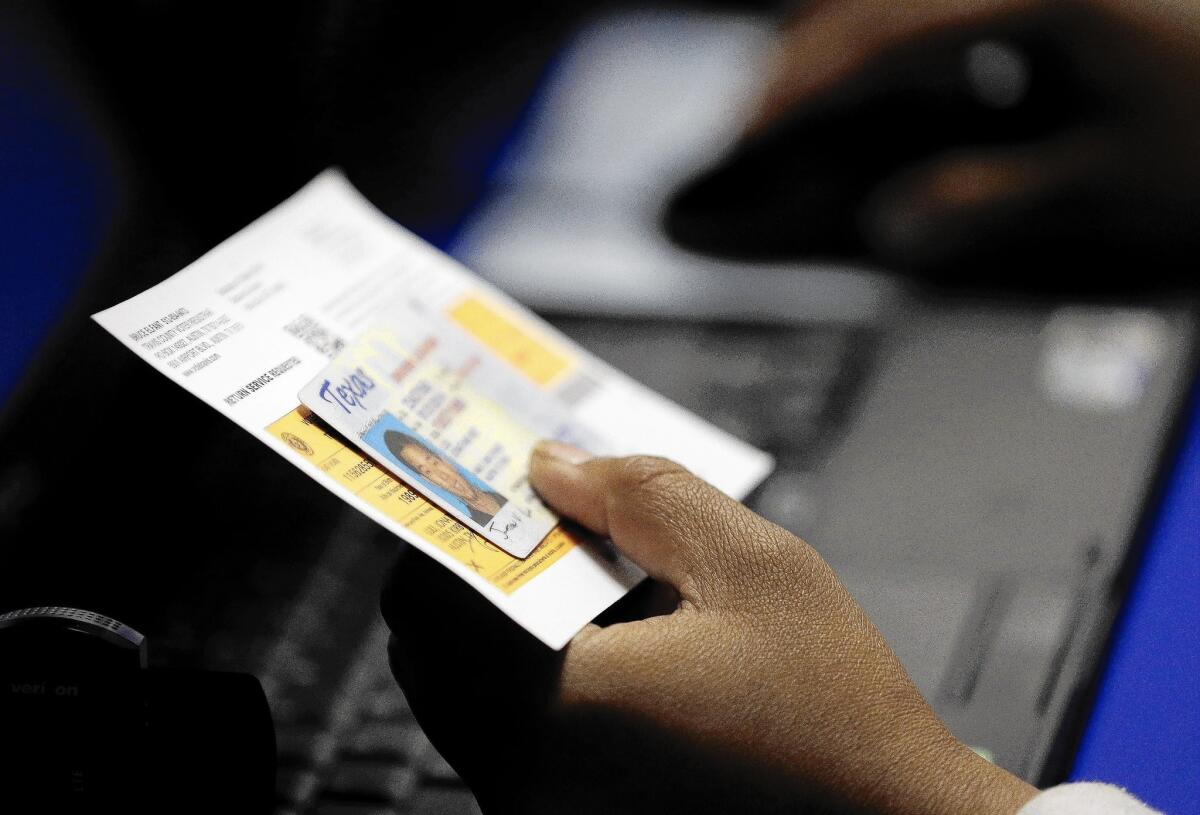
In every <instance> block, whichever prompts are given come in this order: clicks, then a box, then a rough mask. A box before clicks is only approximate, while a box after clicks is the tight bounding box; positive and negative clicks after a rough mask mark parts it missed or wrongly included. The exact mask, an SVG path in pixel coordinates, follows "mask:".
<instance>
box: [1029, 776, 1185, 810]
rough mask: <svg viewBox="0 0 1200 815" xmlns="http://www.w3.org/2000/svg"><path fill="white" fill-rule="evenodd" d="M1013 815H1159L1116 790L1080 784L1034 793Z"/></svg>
mask: <svg viewBox="0 0 1200 815" xmlns="http://www.w3.org/2000/svg"><path fill="white" fill-rule="evenodd" d="M1017 815H1162V813H1161V812H1159V811H1158V810H1156V809H1151V808H1150V807H1148V806H1146V805H1145V804H1143V803H1142V802H1141V801H1139V800H1138V799H1136V798H1134V797H1133V796H1132V795H1130V794H1129V793H1127V792H1125V790H1123V789H1121V788H1120V787H1114V786H1113V785H1112V784H1098V783H1095V782H1092V781H1081V782H1079V783H1077V784H1061V785H1059V786H1057V787H1051V788H1050V789H1048V790H1045V791H1044V792H1041V793H1038V795H1037V796H1036V797H1035V798H1033V800H1031V801H1030V802H1029V803H1027V804H1026V805H1025V806H1023V807H1021V810H1020V811H1019V812H1018V813H1017Z"/></svg>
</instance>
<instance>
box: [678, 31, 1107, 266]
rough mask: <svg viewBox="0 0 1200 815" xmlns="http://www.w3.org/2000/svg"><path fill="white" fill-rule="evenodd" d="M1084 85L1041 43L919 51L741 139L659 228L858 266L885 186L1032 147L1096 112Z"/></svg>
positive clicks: (695, 240) (695, 244)
mask: <svg viewBox="0 0 1200 815" xmlns="http://www.w3.org/2000/svg"><path fill="white" fill-rule="evenodd" d="M881 73H882V74H883V75H880V74H881ZM1083 87H1085V86H1084V85H1083V84H1082V83H1079V82H1076V81H1074V79H1073V78H1072V71H1071V67H1070V66H1069V64H1067V62H1066V61H1065V60H1064V59H1063V58H1062V56H1061V55H1060V54H1058V53H1056V51H1055V50H1053V49H1050V48H1045V47H1040V46H1039V45H1038V44H1037V43H1014V42H1001V41H980V42H969V43H965V44H964V45H963V46H962V47H961V48H949V49H929V50H927V51H924V52H919V53H915V54H912V55H911V56H910V57H909V58H908V59H900V60H897V61H896V62H895V63H889V64H888V65H887V66H886V72H884V71H876V72H874V73H872V74H870V75H868V76H866V77H864V78H862V79H860V80H859V81H858V82H856V83H853V85H852V86H851V87H847V88H842V89H840V92H839V94H837V95H836V96H833V97H831V98H819V99H816V100H813V101H812V102H810V103H807V104H805V105H803V106H800V107H799V108H798V109H797V110H795V111H794V112H792V113H790V114H787V115H786V116H785V117H784V118H783V119H781V120H780V121H778V122H777V123H775V124H773V125H770V126H768V127H766V128H765V129H764V130H762V131H760V132H758V133H757V134H755V135H752V136H748V137H746V138H744V139H743V140H742V141H741V142H739V143H738V144H737V145H735V146H734V148H733V149H732V150H731V151H730V152H729V153H728V154H727V155H725V156H724V157H723V158H722V159H721V160H720V161H718V162H717V163H716V164H715V165H713V166H712V167H710V168H709V169H708V170H707V171H706V172H704V173H702V174H701V175H699V176H698V177H696V178H693V179H692V180H691V181H689V182H688V183H687V184H685V185H684V186H683V187H682V188H681V189H679V190H678V191H677V192H676V194H675V195H674V196H673V197H672V199H671V200H670V202H669V204H668V206H667V208H666V209H665V211H664V213H663V226H664V228H665V230H666V232H667V234H668V235H670V237H671V238H672V239H674V240H675V241H677V242H678V243H679V244H681V245H683V246H686V247H688V248H690V249H693V250H695V251H699V252H703V253H707V254H713V255H718V256H722V257H728V258H735V259H741V260H752V261H770V260H778V259H793V258H797V257H814V256H816V257H863V256H865V255H867V254H869V247H867V246H866V244H865V242H864V238H863V229H862V224H861V223H860V217H861V212H862V205H863V203H864V202H865V201H866V200H867V198H868V196H869V195H870V194H871V193H872V191H873V190H874V189H875V188H876V186H877V185H878V184H879V183H880V182H881V181H882V180H884V179H886V178H888V177H889V176H890V175H891V174H892V173H894V172H896V171H897V170H900V169H902V168H904V167H906V166H910V165H913V164H915V163H918V162H920V161H921V160H923V159H926V158H931V157H933V156H935V155H938V154H941V153H943V152H945V151H947V150H950V149H954V148H968V147H979V146H985V145H995V144H1011V143H1021V142H1027V141H1033V140H1037V139H1038V138H1041V137H1043V136H1045V135H1047V134H1049V133H1051V132H1053V131H1055V130H1056V129H1057V128H1059V127H1061V126H1062V125H1063V123H1065V122H1068V121H1071V120H1072V119H1073V118H1075V117H1078V116H1080V115H1082V112H1083V111H1084V110H1085V109H1086V108H1088V107H1089V106H1090V105H1091V104H1092V103H1091V102H1090V101H1089V100H1088V99H1087V98H1086V93H1085V92H1084V91H1083V90H1082V88H1083Z"/></svg>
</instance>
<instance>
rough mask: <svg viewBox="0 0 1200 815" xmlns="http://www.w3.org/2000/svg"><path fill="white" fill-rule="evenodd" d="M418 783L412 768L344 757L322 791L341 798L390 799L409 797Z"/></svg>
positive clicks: (392, 763)
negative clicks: (349, 759)
mask: <svg viewBox="0 0 1200 815" xmlns="http://www.w3.org/2000/svg"><path fill="white" fill-rule="evenodd" d="M415 786H416V774H415V773H414V772H413V770H412V768H410V767H404V766H397V765H396V764H395V763H394V762H391V761H357V760H353V761H343V762H341V763H340V764H338V765H337V767H336V768H335V769H334V770H333V774H332V776H331V777H330V778H329V780H328V781H327V782H326V784H325V787H324V790H323V791H322V792H323V795H325V796H327V797H329V798H337V799H338V800H350V801H355V800H357V801H375V802H379V803H387V802H391V801H394V800H399V799H402V798H406V797H408V796H409V795H411V794H412V791H413V788H414V787H415Z"/></svg>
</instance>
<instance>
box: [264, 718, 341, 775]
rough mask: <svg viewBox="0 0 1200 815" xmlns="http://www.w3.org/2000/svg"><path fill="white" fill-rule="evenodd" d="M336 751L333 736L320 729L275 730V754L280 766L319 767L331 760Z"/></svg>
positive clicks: (301, 727)
mask: <svg viewBox="0 0 1200 815" xmlns="http://www.w3.org/2000/svg"><path fill="white" fill-rule="evenodd" d="M336 749H337V740H336V739H335V738H334V736H333V734H332V733H330V732H328V731H326V730H323V729H321V728H318V727H311V726H308V725H280V726H278V727H276V728H275V752H276V754H277V755H278V756H279V763H280V764H284V765H294V766H301V767H319V766H321V765H323V764H326V763H328V762H329V760H330V759H332V758H333V755H334V752H335V750H336Z"/></svg>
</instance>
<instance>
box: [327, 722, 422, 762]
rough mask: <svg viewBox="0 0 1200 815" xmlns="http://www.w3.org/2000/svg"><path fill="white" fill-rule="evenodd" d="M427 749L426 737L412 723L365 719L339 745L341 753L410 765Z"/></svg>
mask: <svg viewBox="0 0 1200 815" xmlns="http://www.w3.org/2000/svg"><path fill="white" fill-rule="evenodd" d="M428 749H429V740H428V739H426V738H425V734H424V733H423V732H421V728H419V727H417V726H416V724H414V723H407V722H367V723H366V724H363V725H360V726H359V727H358V728H356V729H355V731H354V732H353V734H351V736H350V737H349V739H348V740H346V741H345V743H344V744H343V746H342V753H343V755H350V756H356V757H360V758H376V759H382V760H387V761H391V762H393V763H396V764H410V763H412V762H413V761H415V760H416V759H417V758H419V757H420V756H421V755H422V754H423V753H425V752H426V751H427V750H428Z"/></svg>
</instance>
